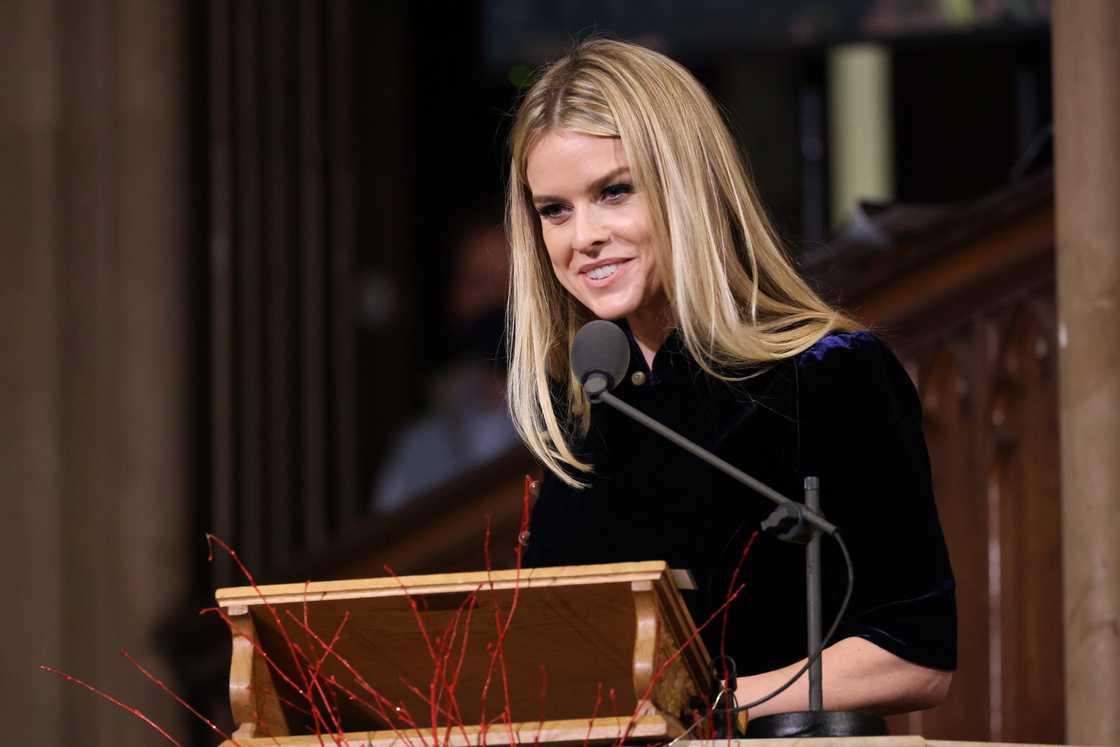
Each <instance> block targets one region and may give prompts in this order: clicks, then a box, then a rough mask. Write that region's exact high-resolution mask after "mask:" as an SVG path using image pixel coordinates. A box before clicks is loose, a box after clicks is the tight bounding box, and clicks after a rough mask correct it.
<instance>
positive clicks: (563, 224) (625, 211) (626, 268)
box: [526, 130, 665, 326]
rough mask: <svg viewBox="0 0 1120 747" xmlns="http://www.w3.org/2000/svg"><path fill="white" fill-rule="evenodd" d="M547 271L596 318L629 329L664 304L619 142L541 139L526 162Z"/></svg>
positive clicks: (554, 134)
mask: <svg viewBox="0 0 1120 747" xmlns="http://www.w3.org/2000/svg"><path fill="white" fill-rule="evenodd" d="M526 176H527V179H528V182H529V189H530V191H531V192H532V195H533V206H534V207H535V208H536V211H537V213H538V215H539V216H540V224H541V233H542V234H543V236H544V243H545V246H546V247H547V248H548V257H549V260H550V261H551V262H552V270H553V272H555V273H556V277H557V279H558V280H559V281H560V282H561V284H563V286H564V287H565V288H567V289H568V291H569V292H570V293H571V294H572V295H573V296H575V297H576V298H577V299H579V301H580V302H581V303H582V304H583V305H584V306H586V307H587V308H588V309H590V310H591V312H592V313H593V314H595V316H597V317H599V318H601V319H621V318H623V317H625V318H628V319H629V320H630V321H631V324H632V326H633V324H634V323H635V322H639V321H642V320H647V318H648V319H652V318H657V317H659V316H660V315H661V312H662V310H663V308H664V306H665V301H664V294H663V293H662V292H661V286H660V283H659V281H658V277H657V271H656V268H655V266H654V252H653V245H652V235H651V226H650V217H649V209H648V207H647V205H646V200H645V196H644V195H643V194H642V193H640V192H638V191H637V190H636V189H635V188H634V182H633V178H632V177H631V175H630V170H629V165H628V163H627V161H626V153H625V151H624V149H623V147H622V141H621V140H619V139H618V138H609V137H592V136H590V135H580V134H576V133H573V132H567V131H564V130H560V131H555V130H554V131H551V132H548V133H547V134H545V135H544V136H543V137H541V139H540V140H539V141H538V142H537V144H536V145H535V146H534V147H533V149H532V150H531V151H530V152H529V158H528V163H527V165H526Z"/></svg>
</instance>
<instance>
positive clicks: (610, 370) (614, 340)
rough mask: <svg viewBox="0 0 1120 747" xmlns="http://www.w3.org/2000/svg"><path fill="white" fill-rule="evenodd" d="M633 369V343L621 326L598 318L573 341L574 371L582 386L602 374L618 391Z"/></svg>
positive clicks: (586, 326)
mask: <svg viewBox="0 0 1120 747" xmlns="http://www.w3.org/2000/svg"><path fill="white" fill-rule="evenodd" d="M629 367H630V342H629V341H628V340H627V339H626V333H625V332H623V331H622V330H621V329H620V328H619V327H618V325H617V324H615V323H613V322H608V321H606V320H604V319H596V320H595V321H593V322H588V323H587V324H585V325H583V328H582V329H580V331H579V332H577V333H576V338H575V339H574V340H572V372H573V373H575V375H576V378H577V379H579V381H580V383H581V384H584V383H586V382H587V377H588V376H590V375H591V374H593V373H601V374H603V375H604V376H606V377H607V379H608V381H609V382H610V384H609V386H610V388H612V389H613V388H614V386H615V385H616V384H618V382H619V381H621V380H622V377H623V376H625V375H626V369H627V368H629Z"/></svg>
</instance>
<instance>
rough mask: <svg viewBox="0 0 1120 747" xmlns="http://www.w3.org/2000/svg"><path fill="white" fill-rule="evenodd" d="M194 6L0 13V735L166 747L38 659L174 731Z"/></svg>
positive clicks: (178, 725) (33, 5)
mask: <svg viewBox="0 0 1120 747" xmlns="http://www.w3.org/2000/svg"><path fill="white" fill-rule="evenodd" d="M188 6H189V3H187V2H183V0H177V1H175V2H151V1H150V0H110V1H104V2H98V3H90V2H42V0H10V1H6V2H0V90H2V91H3V92H4V95H3V96H2V97H0V98H2V101H0V340H3V346H2V347H0V518H2V519H3V523H2V526H3V530H4V534H3V539H2V541H0V588H2V589H3V591H4V598H5V611H4V613H3V614H2V615H0V638H2V639H3V641H4V643H5V645H4V646H3V647H2V652H0V703H3V709H4V713H5V714H8V716H7V718H5V719H4V724H3V726H2V727H0V729H2V734H3V736H2V737H0V742H2V743H3V744H36V745H48V746H50V747H54V746H55V745H59V746H61V745H70V744H113V745H120V746H121V747H131V745H149V744H157V743H159V742H161V741H162V740H161V737H160V736H159V735H158V734H156V733H155V732H154V731H152V730H151V729H150V728H149V727H148V726H146V725H145V724H143V723H142V722H141V721H139V720H138V719H136V718H134V717H132V716H131V715H129V714H128V713H126V712H124V711H121V710H119V709H117V708H114V707H113V706H112V705H111V704H109V703H107V702H105V701H103V700H100V699H98V698H96V697H94V696H93V695H91V694H90V693H88V692H86V691H85V690H82V689H81V688H79V687H78V686H77V685H74V684H68V683H66V682H64V681H62V680H61V679H60V678H58V677H57V676H56V675H53V674H48V673H45V672H42V671H39V669H38V667H39V666H40V665H44V664H45V665H49V666H53V667H55V668H57V669H59V670H62V671H65V672H68V673H70V674H71V675H73V676H75V677H78V678H80V679H82V680H85V681H88V682H89V683H91V684H93V685H95V686H97V687H99V688H101V689H102V690H104V691H106V692H108V693H111V694H112V695H114V696H116V697H118V698H119V699H120V700H122V701H124V702H125V703H128V704H129V705H131V706H134V707H136V708H138V709H140V710H141V711H143V712H144V713H145V714H146V715H147V716H149V717H150V718H152V719H153V720H154V721H156V722H157V723H160V724H161V725H163V726H164V727H166V728H167V729H168V730H169V731H170V732H171V733H172V734H174V735H176V736H177V738H183V735H184V731H185V724H186V721H187V719H186V716H185V711H183V709H182V708H180V707H179V706H178V705H177V704H175V703H174V701H172V700H171V699H170V698H168V697H167V696H166V695H165V694H164V693H163V692H161V691H160V690H159V688H158V687H156V686H155V685H154V684H152V683H149V682H148V681H147V680H145V679H144V677H143V676H142V675H141V674H140V673H139V672H138V671H136V670H135V669H134V668H133V667H132V665H131V664H129V663H128V662H127V661H126V660H125V659H123V658H122V657H121V655H120V653H119V651H120V650H121V649H126V650H128V651H129V653H130V654H132V655H133V656H134V657H135V658H136V659H137V660H138V661H139V662H140V663H142V664H143V665H144V666H145V667H147V668H148V669H149V670H150V671H152V672H154V673H155V674H156V675H157V676H159V677H161V678H164V679H165V680H166V681H168V682H169V684H170V685H171V686H172V687H175V685H176V683H175V681H174V679H173V677H172V674H173V673H172V672H171V671H170V667H169V665H168V662H167V661H166V660H165V659H164V658H163V656H162V655H161V653H160V651H159V648H158V646H157V644H156V640H155V630H156V626H157V625H158V624H159V623H161V622H163V621H164V620H166V619H167V618H168V617H170V616H173V615H181V616H183V617H185V618H193V616H194V614H195V610H193V609H181V608H180V607H179V606H180V605H181V604H182V601H183V599H184V598H185V597H186V587H187V582H188V580H189V575H188V574H189V570H190V567H191V564H190V555H189V554H188V553H196V554H201V553H203V552H205V547H204V545H203V543H202V541H201V538H198V539H196V540H195V541H194V543H193V544H192V545H191V546H190V548H189V549H188V547H187V543H188V541H189V527H190V524H189V519H190V513H189V508H190V503H189V498H190V496H189V493H188V484H189V483H188V468H189V466H190V463H189V443H190V441H189V420H188V418H189V415H190V411H191V404H192V403H191V402H190V382H189V379H188V376H189V372H190V370H191V369H190V365H189V364H190V359H189V357H188V352H189V347H188V344H189V318H188V310H189V289H190V284H189V281H190V274H189V270H190V254H189V249H190V247H189V246H188V239H189V223H188V217H189V210H190V202H189V197H190V191H189V176H188V165H189V164H188V160H187V157H188V145H189V138H188V134H189V132H188V123H189V121H190V120H189V117H190V109H189V103H190V102H189V99H188V94H189V90H188V86H187V82H188V76H187V72H188V68H187V66H188V50H187V48H186V43H187V38H188V36H187V22H188V19H189V7H188Z"/></svg>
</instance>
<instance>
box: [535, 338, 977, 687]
mask: <svg viewBox="0 0 1120 747" xmlns="http://www.w3.org/2000/svg"><path fill="white" fill-rule="evenodd" d="M631 348H632V350H631V364H630V375H628V376H627V378H626V380H624V381H623V382H622V383H621V384H620V385H619V386H618V387H617V389H615V394H616V395H617V396H618V397H620V398H621V399H623V400H625V401H626V402H629V403H630V404H632V405H634V406H635V407H637V408H638V409H640V410H642V411H643V412H645V413H647V414H648V415H650V416H652V417H654V418H656V419H658V420H660V421H661V422H663V423H665V424H667V425H669V426H670V427H672V428H674V429H676V430H677V431H678V432H680V433H682V434H683V435H685V436H686V437H688V438H690V439H692V440H693V441H695V442H696V443H698V444H700V445H701V446H703V447H705V448H707V449H710V450H712V451H714V452H715V453H716V454H717V455H719V456H720V457H722V458H724V459H726V460H727V461H729V462H731V463H732V464H734V465H735V466H737V467H739V468H740V469H742V470H744V471H746V472H747V473H748V474H751V475H752V476H754V477H756V478H758V479H760V480H762V481H763V482H765V483H767V484H768V485H770V486H771V487H773V488H775V489H777V490H778V491H780V492H782V493H783V494H785V495H786V496H788V497H790V498H793V499H795V500H802V497H803V489H802V479H803V477H805V476H807V475H816V476H817V477H819V478H820V481H821V508H822V511H823V513H824V514H825V516H826V517H827V518H828V519H829V521H831V522H833V523H834V524H836V525H837V526H838V527H839V528H840V533H841V535H842V536H843V537H844V539H845V541H846V542H847V544H848V548H849V550H850V552H851V555H852V559H853V563H854V566H855V589H854V593H853V596H852V601H851V605H850V607H849V609H848V612H847V614H846V615H845V620H844V621H843V623H842V625H841V627H840V629H839V631H838V632H837V635H836V638H835V639H834V640H840V639H842V638H846V637H850V636H859V637H861V638H865V639H867V640H868V641H870V642H872V643H874V644H876V645H878V646H880V647H882V648H884V649H886V650H887V651H889V652H891V653H893V654H896V655H897V656H900V657H902V658H904V659H907V660H909V661H912V662H914V663H917V664H920V665H923V666H927V667H932V668H936V669H943V670H952V669H954V668H955V667H956V649H957V645H956V606H955V600H954V582H953V574H952V571H951V569H950V567H949V558H948V553H947V551H946V548H945V540H944V537H943V535H942V532H941V525H940V523H939V522H938V518H937V509H936V507H935V505H934V499H933V491H932V486H931V478H930V467H929V457H928V455H927V453H926V446H925V440H924V438H923V436H922V424H921V409H920V403H919V401H918V397H917V394H916V392H915V390H914V387H913V384H912V383H911V381H910V378H909V377H908V376H907V374H906V371H905V370H904V369H903V368H902V366H901V364H900V363H899V362H898V360H897V359H896V358H895V356H894V355H893V354H892V353H891V352H890V350H888V349H887V347H886V346H885V345H883V343H882V342H880V341H879V340H878V339H877V338H876V337H875V336H874V335H872V334H870V333H868V332H854V333H840V334H833V335H829V336H828V337H825V338H824V339H822V340H821V341H820V342H818V343H817V344H816V345H814V346H813V347H812V348H811V349H809V350H807V351H806V352H804V353H802V354H801V355H799V356H797V357H796V358H791V359H787V360H785V361H781V362H779V363H775V364H773V365H771V366H769V367H768V368H766V369H764V370H762V372H761V373H758V374H757V375H755V376H753V377H752V378H749V379H747V380H745V381H741V382H734V383H727V382H723V381H721V380H718V379H715V378H713V377H711V376H708V375H707V374H705V373H704V372H703V371H701V369H700V368H699V366H697V364H696V363H695V361H693V359H692V358H691V356H689V355H688V353H687V352H686V350H685V348H684V345H683V344H682V343H681V341H680V339H679V338H678V337H677V336H676V334H673V335H671V336H670V337H669V339H668V340H667V341H666V343H665V344H664V345H663V346H662V348H661V350H660V351H659V352H658V353H657V356H656V357H655V359H654V362H653V370H652V371H650V370H649V369H648V368H647V367H646V364H645V359H644V358H643V357H642V355H641V353H640V352H639V351H638V349H637V346H636V344H635V343H634V340H633V338H631ZM636 372H641V373H642V374H644V375H645V377H646V380H645V381H644V382H642V383H640V384H638V383H636V382H637V381H640V379H641V377H640V376H639V377H633V378H632V374H634V373H636ZM577 450H578V452H579V453H580V454H581V456H583V457H584V458H586V459H588V460H589V461H590V462H591V463H592V464H593V465H594V468H595V471H594V473H593V475H592V476H591V477H590V482H591V485H590V487H589V488H587V489H585V490H576V489H573V488H570V487H568V486H567V485H566V484H565V483H564V482H563V481H561V480H560V479H558V478H557V477H556V476H555V475H552V474H551V473H548V472H547V471H546V474H545V477H544V480H543V484H542V486H541V490H540V494H539V496H538V498H537V500H536V503H535V505H534V507H533V515H532V520H531V525H530V535H529V544H528V549H527V551H526V555H525V559H524V562H525V565H527V566H552V565H574V564H583V563H609V562H620V561H630V560H666V561H668V563H669V564H670V565H671V566H672V567H674V568H687V569H690V570H691V571H692V572H693V575H694V576H695V578H696V580H697V583H698V586H699V590H698V591H694V592H685V599H686V601H687V602H688V604H689V607H690V608H691V610H692V614H693V618H694V619H695V621H696V623H697V624H700V623H701V622H702V621H703V620H705V619H706V618H707V617H708V615H709V613H710V612H711V611H712V610H714V609H715V608H716V607H718V606H719V605H720V603H721V602H722V601H723V600H724V599H725V598H726V596H727V593H728V588H729V582H730V576H731V573H732V571H733V570H734V567H735V565H736V564H737V563H738V561H739V558H740V556H741V554H742V551H743V547H744V545H745V543H746V542H747V541H748V540H749V539H750V537H751V535H752V534H753V533H754V531H755V530H756V529H757V528H758V526H759V523H760V522H761V520H762V519H763V518H765V517H766V516H767V515H768V514H769V512H770V510H771V509H772V508H773V506H772V504H771V503H770V502H769V501H768V500H767V499H765V498H762V497H761V496H758V495H756V494H754V493H753V492H751V491H750V490H749V489H747V488H745V487H742V486H740V485H738V484H737V483H735V482H733V481H731V480H730V479H729V478H727V477H725V476H724V475H722V474H721V473H719V472H718V471H716V470H715V469H714V468H712V467H710V466H708V465H707V464H704V463H703V462H701V461H699V460H698V459H696V458H694V457H693V456H692V455H690V454H688V453H686V452H684V451H682V450H681V449H680V448H679V447H677V446H675V445H673V444H672V443H670V442H668V441H666V440H664V439H663V438H661V437H660V436H658V435H657V434H655V433H653V432H651V431H648V430H646V429H645V428H644V427H643V426H641V425H639V424H637V423H634V422H632V421H630V420H629V419H627V418H626V417H625V416H623V415H622V414H621V413H619V412H617V411H615V410H613V409H611V408H609V407H608V406H606V405H596V406H595V407H594V409H593V413H592V424H591V429H590V431H589V433H588V435H587V437H586V438H585V439H583V441H582V442H581V443H580V444H577ZM584 479H587V478H586V476H585V478H584ZM821 557H822V561H821V562H822V566H823V580H822V590H823V597H824V609H823V612H824V626H825V629H827V628H828V626H829V625H830V624H831V622H832V619H833V616H834V615H835V614H836V612H837V609H838V608H839V605H840V602H841V600H842V597H843V594H844V588H845V582H846V578H847V576H846V573H845V570H844V561H843V557H842V555H841V554H840V552H839V550H838V549H837V547H836V544H835V543H834V542H832V541H831V540H829V539H828V538H825V539H824V541H823V542H822V547H821ZM740 580H741V581H743V582H745V583H746V587H745V589H744V591H743V592H742V593H741V595H740V596H739V598H738V599H737V600H736V601H735V603H734V604H733V605H731V608H730V617H729V621H728V628H727V645H726V653H727V654H728V655H730V656H732V657H733V658H734V659H735V661H736V663H737V665H738V670H739V673H740V674H755V673H759V672H764V671H769V670H773V669H776V668H778V667H781V666H784V665H786V664H790V663H792V662H794V661H796V660H798V659H802V658H804V657H805V656H806V654H807V651H806V623H805V551H804V546H803V545H794V544H787V543H784V542H782V541H780V540H778V539H776V538H773V537H771V536H769V535H766V534H760V535H759V537H758V539H757V540H756V541H755V544H754V546H753V547H752V549H751V551H750V553H749V555H748V556H747V560H746V562H745V564H744V566H743V570H742V572H741V576H740ZM719 628H720V625H719V624H718V622H716V623H713V624H712V625H711V626H710V627H709V628H708V629H707V630H706V631H705V640H706V643H707V645H708V650H709V652H711V653H712V654H713V655H715V654H716V653H718V651H719Z"/></svg>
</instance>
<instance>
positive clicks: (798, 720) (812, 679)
mask: <svg viewBox="0 0 1120 747" xmlns="http://www.w3.org/2000/svg"><path fill="white" fill-rule="evenodd" d="M583 387H584V391H585V392H586V393H587V395H588V398H589V399H590V400H591V401H592V402H606V403H607V404H608V405H610V406H611V407H613V408H614V409H616V410H618V411H619V412H621V413H622V414H624V415H626V416H627V417H629V418H632V419H633V420H636V421H637V422H639V423H641V424H642V425H644V426H645V427H647V428H649V429H650V430H652V431H654V432H655V433H657V434H659V435H661V436H662V437H664V438H667V439H668V440H670V441H672V442H673V443H674V444H676V445H677V446H680V447H681V448H682V449H684V450H685V451H687V452H689V453H690V454H692V455H693V456H696V457H698V458H699V459H701V460H703V461H704V462H707V463H708V464H710V465H711V466H713V467H715V468H716V469H718V470H719V471H720V472H723V473H724V474H726V475H728V476H729V477H731V478H732V479H734V480H736V481H738V482H740V483H742V484H744V485H746V486H748V487H750V488H751V489H753V490H754V491H755V492H757V493H760V494H762V495H763V496H764V497H766V498H768V499H770V500H771V501H773V502H774V503H775V504H777V508H775V509H774V511H773V513H771V514H770V516H768V517H767V518H766V519H765V520H764V521H763V522H762V529H763V530H764V531H767V532H770V533H771V534H774V535H776V536H777V537H778V538H779V539H781V540H784V541H786V542H800V543H804V544H805V601H806V614H807V627H808V647H809V657H811V660H810V662H809V665H808V672H809V710H808V711H792V712H789V713H775V714H772V715H770V716H762V717H760V718H758V719H753V720H750V721H748V725H747V734H746V735H745V736H749V737H759V738H761V737H853V736H879V735H885V734H886V733H887V726H886V721H885V720H884V719H883V717H882V716H878V715H874V714H869V713H863V712H860V711H826V710H824V703H823V692H822V690H823V688H822V682H823V672H822V667H821V657H820V653H819V649H820V648H821V637H822V636H821V630H822V625H821V567H820V566H821V563H820V557H821V556H820V552H821V551H820V542H821V533H822V532H823V533H825V534H828V535H830V536H831V535H835V534H837V532H838V531H839V530H838V529H837V527H836V525H835V524H832V523H831V522H829V521H828V520H826V519H825V518H824V516H822V515H821V514H820V480H819V479H818V478H816V477H806V478H805V481H804V489H805V504H804V505H800V504H798V503H796V502H795V501H792V500H790V499H789V498H787V497H785V496H784V495H782V494H781V493H779V492H778V491H776V490H774V489H773V488H771V487H770V486H769V485H766V484H765V483H763V482H760V481H758V480H756V479H755V478H753V477H751V476H750V475H748V474H747V473H746V472H743V471H742V470H740V469H739V468H737V467H735V466H733V465H731V464H730V463H728V462H726V461H724V460H723V459H720V458H719V457H717V456H716V455H715V454H713V453H711V452H710V451H708V450H707V449H703V448H701V447H700V446H698V445H696V444H694V443H693V442H692V441H689V440H688V439H687V438H685V437H684V436H682V435H680V434H679V433H677V432H676V431H674V430H672V429H671V428H668V427H667V426H665V425H663V424H662V423H659V422H658V421H656V420H654V419H653V418H651V417H650V416H648V415H646V414H645V413H644V412H642V411H641V410H639V409H637V408H635V407H633V406H632V405H630V404H628V403H626V402H623V401H622V400H621V399H619V398H618V397H616V396H614V395H613V394H611V392H610V389H611V380H610V378H609V377H608V376H607V375H606V374H604V373H603V372H601V371H592V372H591V373H590V374H589V375H588V376H587V377H586V378H585V380H584V382H583ZM729 689H731V690H732V691H734V687H733V686H730V683H729ZM777 692H780V691H777ZM777 692H775V693H773V694H777ZM732 729H733V730H736V731H737V727H735V726H734V725H733V726H732ZM721 736H732V735H721ZM735 736H741V735H735Z"/></svg>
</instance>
